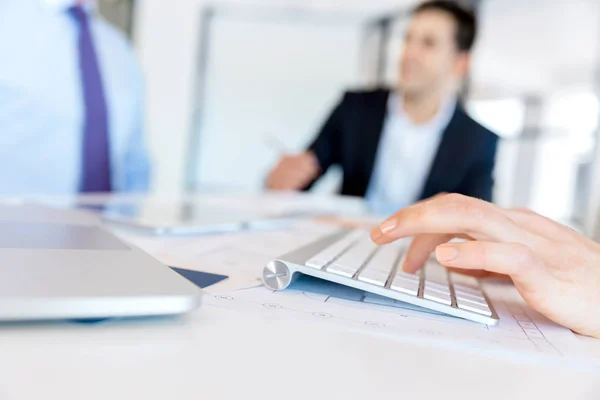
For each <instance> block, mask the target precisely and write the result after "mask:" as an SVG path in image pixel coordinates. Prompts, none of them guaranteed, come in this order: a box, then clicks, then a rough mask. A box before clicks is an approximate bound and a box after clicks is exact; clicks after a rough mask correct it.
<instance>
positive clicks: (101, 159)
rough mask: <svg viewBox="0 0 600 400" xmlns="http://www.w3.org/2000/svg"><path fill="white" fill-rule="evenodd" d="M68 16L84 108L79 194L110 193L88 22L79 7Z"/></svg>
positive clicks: (102, 104)
mask: <svg viewBox="0 0 600 400" xmlns="http://www.w3.org/2000/svg"><path fill="white" fill-rule="evenodd" d="M69 14H71V16H72V17H73V18H74V19H75V21H77V24H78V26H79V40H78V48H79V68H80V71H81V86H82V95H83V100H84V107H85V114H84V115H85V120H84V130H83V149H82V150H83V152H82V153H83V158H82V171H81V187H80V191H81V193H96V192H110V191H111V189H112V188H111V184H110V156H109V144H108V110H107V106H106V98H105V96H104V88H103V86H102V78H101V76H100V67H99V65H98V58H97V56H96V50H95V49H94V43H93V41H92V34H91V31H90V21H89V17H88V15H87V13H86V11H85V10H84V9H83V8H82V7H81V6H80V5H78V6H73V7H71V8H69Z"/></svg>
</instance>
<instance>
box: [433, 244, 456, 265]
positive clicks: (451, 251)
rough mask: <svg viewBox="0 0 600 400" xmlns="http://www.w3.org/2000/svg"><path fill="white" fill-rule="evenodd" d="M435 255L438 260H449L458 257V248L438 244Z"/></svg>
mask: <svg viewBox="0 0 600 400" xmlns="http://www.w3.org/2000/svg"><path fill="white" fill-rule="evenodd" d="M435 255H436V257H437V259H438V261H440V262H450V261H454V260H456V259H457V258H458V249H457V248H456V247H455V246H453V245H443V246H438V248H437V249H435Z"/></svg>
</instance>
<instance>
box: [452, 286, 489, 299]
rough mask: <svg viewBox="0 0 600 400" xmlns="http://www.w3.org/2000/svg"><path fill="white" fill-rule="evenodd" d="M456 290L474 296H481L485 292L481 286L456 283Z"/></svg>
mask: <svg viewBox="0 0 600 400" xmlns="http://www.w3.org/2000/svg"><path fill="white" fill-rule="evenodd" d="M454 290H455V291H457V292H462V293H467V294H471V295H473V296H480V297H482V296H483V292H482V291H481V289H479V288H476V289H474V288H471V287H467V286H463V285H457V284H454Z"/></svg>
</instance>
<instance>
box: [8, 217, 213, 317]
mask: <svg viewBox="0 0 600 400" xmlns="http://www.w3.org/2000/svg"><path fill="white" fill-rule="evenodd" d="M98 222H99V220H98V218H97V217H96V216H93V215H91V214H88V213H86V212H83V211H76V210H60V209H52V208H46V207H40V206H32V205H27V206H0V321H2V322H7V321H32V320H33V321H34V320H84V321H85V320H97V319H107V318H115V317H146V316H169V315H178V314H183V313H187V312H190V311H192V310H194V309H196V308H197V307H198V306H199V305H200V302H201V297H202V292H201V291H200V289H199V288H198V287H197V286H196V285H194V284H192V283H191V282H190V281H188V280H187V279H185V278H183V277H182V276H180V275H179V274H178V273H176V272H174V271H173V270H171V269H170V268H168V267H167V266H165V265H163V264H161V263H160V262H158V261H157V260H155V259H154V258H152V257H150V256H149V255H148V254H146V253H144V252H143V251H141V250H140V249H138V248H136V247H135V246H132V245H131V244H129V243H125V242H123V241H121V240H120V239H118V238H117V237H116V236H114V235H112V234H111V233H110V232H109V231H107V230H105V229H104V228H103V227H101V226H100V225H99V224H98Z"/></svg>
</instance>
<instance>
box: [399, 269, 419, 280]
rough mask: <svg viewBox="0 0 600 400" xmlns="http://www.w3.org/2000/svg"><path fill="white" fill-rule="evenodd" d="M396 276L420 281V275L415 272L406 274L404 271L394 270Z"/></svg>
mask: <svg viewBox="0 0 600 400" xmlns="http://www.w3.org/2000/svg"><path fill="white" fill-rule="evenodd" d="M396 276H397V277H400V278H404V279H408V280H409V281H415V282H420V281H421V277H420V276H419V275H415V274H407V273H406V272H402V271H398V272H396Z"/></svg>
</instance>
